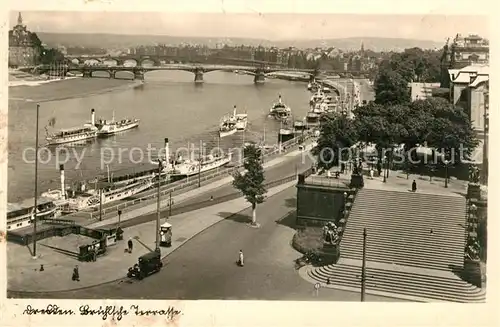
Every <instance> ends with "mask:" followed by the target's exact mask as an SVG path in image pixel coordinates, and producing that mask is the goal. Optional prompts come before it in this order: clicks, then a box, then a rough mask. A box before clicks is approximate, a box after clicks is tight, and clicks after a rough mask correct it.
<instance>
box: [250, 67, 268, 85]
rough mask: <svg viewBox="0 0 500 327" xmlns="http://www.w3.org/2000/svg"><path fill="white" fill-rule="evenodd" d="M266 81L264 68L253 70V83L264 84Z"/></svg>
mask: <svg viewBox="0 0 500 327" xmlns="http://www.w3.org/2000/svg"><path fill="white" fill-rule="evenodd" d="M265 81H266V74H265V73H264V70H262V69H257V70H256V71H255V75H254V78H253V82H254V83H255V84H264V83H265Z"/></svg>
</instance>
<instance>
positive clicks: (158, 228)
mask: <svg viewBox="0 0 500 327" xmlns="http://www.w3.org/2000/svg"><path fill="white" fill-rule="evenodd" d="M161 170H162V164H161V160H160V159H158V187H157V189H156V196H157V202H156V211H157V216H156V231H155V234H156V248H155V251H160V216H161V211H160V186H161Z"/></svg>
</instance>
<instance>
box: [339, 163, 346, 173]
mask: <svg viewBox="0 0 500 327" xmlns="http://www.w3.org/2000/svg"><path fill="white" fill-rule="evenodd" d="M340 172H341V173H342V174H343V173H344V172H345V163H344V162H343V163H341V164H340Z"/></svg>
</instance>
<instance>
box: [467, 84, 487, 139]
mask: <svg viewBox="0 0 500 327" xmlns="http://www.w3.org/2000/svg"><path fill="white" fill-rule="evenodd" d="M484 91H485V89H484V84H483V85H481V86H479V87H477V88H469V108H468V109H469V110H468V111H469V115H470V118H471V121H472V127H473V128H474V129H475V130H478V131H483V130H484Z"/></svg>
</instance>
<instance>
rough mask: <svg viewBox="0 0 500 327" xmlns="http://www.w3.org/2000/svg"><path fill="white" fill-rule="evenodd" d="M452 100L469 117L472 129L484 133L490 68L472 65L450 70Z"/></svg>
mask: <svg viewBox="0 0 500 327" xmlns="http://www.w3.org/2000/svg"><path fill="white" fill-rule="evenodd" d="M448 73H449V75H450V81H451V84H450V92H451V94H450V99H451V101H452V103H453V105H455V106H459V107H461V108H463V109H464V110H465V112H466V113H467V114H468V115H469V117H470V119H471V122H472V127H473V128H474V129H475V130H476V131H477V132H478V133H479V134H482V133H483V132H484V115H485V102H486V101H485V98H486V91H487V88H488V84H489V66H486V65H471V66H467V67H464V68H462V69H450V70H449V71H448Z"/></svg>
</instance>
